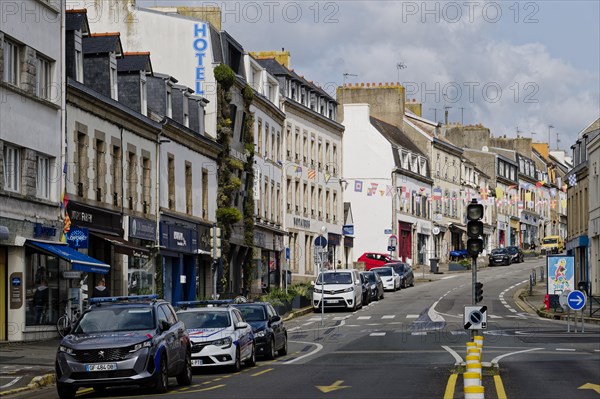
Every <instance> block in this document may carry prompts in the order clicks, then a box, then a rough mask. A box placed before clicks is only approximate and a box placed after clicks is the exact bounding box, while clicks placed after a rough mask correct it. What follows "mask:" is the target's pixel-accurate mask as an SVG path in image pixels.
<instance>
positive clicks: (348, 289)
mask: <svg viewBox="0 0 600 399" xmlns="http://www.w3.org/2000/svg"><path fill="white" fill-rule="evenodd" d="M352 291H354V288H352V287H348V288H346V289H345V290H344V292H352Z"/></svg>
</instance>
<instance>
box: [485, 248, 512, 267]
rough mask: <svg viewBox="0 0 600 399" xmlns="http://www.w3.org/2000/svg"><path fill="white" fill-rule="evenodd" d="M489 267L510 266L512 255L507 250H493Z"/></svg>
mask: <svg viewBox="0 0 600 399" xmlns="http://www.w3.org/2000/svg"><path fill="white" fill-rule="evenodd" d="M488 258H489V265H490V266H495V265H507V266H508V265H510V259H511V256H510V253H508V250H507V249H506V248H496V249H492V252H490V254H489V255H488Z"/></svg>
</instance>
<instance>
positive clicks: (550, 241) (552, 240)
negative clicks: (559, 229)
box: [543, 238, 558, 244]
mask: <svg viewBox="0 0 600 399" xmlns="http://www.w3.org/2000/svg"><path fill="white" fill-rule="evenodd" d="M557 242H558V240H557V239H556V238H544V241H543V243H544V244H556V243H557Z"/></svg>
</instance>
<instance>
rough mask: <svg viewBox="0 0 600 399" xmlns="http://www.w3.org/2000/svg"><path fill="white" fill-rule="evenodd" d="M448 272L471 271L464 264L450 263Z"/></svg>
mask: <svg viewBox="0 0 600 399" xmlns="http://www.w3.org/2000/svg"><path fill="white" fill-rule="evenodd" d="M448 270H449V271H451V272H456V271H463V270H469V268H468V267H466V266H465V265H463V264H462V263H457V262H450V263H448Z"/></svg>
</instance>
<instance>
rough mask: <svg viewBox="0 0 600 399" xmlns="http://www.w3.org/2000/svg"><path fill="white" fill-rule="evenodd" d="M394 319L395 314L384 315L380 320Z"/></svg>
mask: <svg viewBox="0 0 600 399" xmlns="http://www.w3.org/2000/svg"><path fill="white" fill-rule="evenodd" d="M394 317H396V315H395V314H388V315H385V316H383V317H381V318H382V319H393V318H394Z"/></svg>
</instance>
